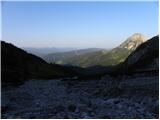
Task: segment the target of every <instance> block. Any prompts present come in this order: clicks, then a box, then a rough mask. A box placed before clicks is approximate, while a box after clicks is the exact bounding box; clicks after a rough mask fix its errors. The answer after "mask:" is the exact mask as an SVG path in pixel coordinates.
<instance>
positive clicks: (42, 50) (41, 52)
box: [22, 47, 77, 57]
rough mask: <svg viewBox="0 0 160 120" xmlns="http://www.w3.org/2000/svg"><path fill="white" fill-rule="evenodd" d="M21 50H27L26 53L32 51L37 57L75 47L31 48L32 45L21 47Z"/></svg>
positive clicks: (66, 50)
mask: <svg viewBox="0 0 160 120" xmlns="http://www.w3.org/2000/svg"><path fill="white" fill-rule="evenodd" d="M22 49H23V50H25V51H27V52H28V53H32V54H34V55H37V56H39V57H43V56H45V55H47V54H50V53H60V52H68V51H72V50H76V49H77V48H55V47H51V48H32V47H23V48H22Z"/></svg>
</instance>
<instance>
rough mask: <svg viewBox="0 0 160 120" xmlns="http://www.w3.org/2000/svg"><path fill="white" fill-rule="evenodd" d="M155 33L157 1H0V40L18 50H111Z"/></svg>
mask: <svg viewBox="0 0 160 120" xmlns="http://www.w3.org/2000/svg"><path fill="white" fill-rule="evenodd" d="M137 32H138V33H142V34H144V35H145V36H147V37H148V38H150V37H153V36H154V35H157V34H158V2H156V1H150V2H149V1H148V2H133V1H132V2H127V1H126V2H115V1H114V2H53V1H52V2H22V1H21V2H3V3H2V39H3V40H5V41H7V42H11V43H13V44H15V45H16V46H19V47H73V48H91V47H97V48H113V47H116V46H117V45H119V44H120V43H121V42H123V41H124V40H125V39H126V38H127V37H129V36H130V35H132V34H134V33H137Z"/></svg>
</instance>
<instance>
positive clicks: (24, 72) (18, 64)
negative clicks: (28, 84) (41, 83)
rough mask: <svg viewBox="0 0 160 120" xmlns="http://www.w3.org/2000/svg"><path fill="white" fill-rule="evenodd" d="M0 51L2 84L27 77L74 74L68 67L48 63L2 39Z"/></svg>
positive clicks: (17, 81)
mask: <svg viewBox="0 0 160 120" xmlns="http://www.w3.org/2000/svg"><path fill="white" fill-rule="evenodd" d="M1 51H2V84H3V83H6V82H9V83H15V84H17V83H22V82H23V81H24V80H26V79H29V78H57V77H65V76H73V74H74V72H73V71H71V70H69V68H66V67H63V66H59V65H55V64H48V63H46V62H45V61H44V60H42V59H41V58H39V57H37V56H35V55H32V54H29V53H27V52H25V51H24V50H22V49H19V48H17V47H15V46H14V45H12V44H8V43H5V42H4V41H1Z"/></svg>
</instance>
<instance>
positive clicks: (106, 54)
mask: <svg viewBox="0 0 160 120" xmlns="http://www.w3.org/2000/svg"><path fill="white" fill-rule="evenodd" d="M146 40H147V39H146V37H145V36H144V35H142V34H140V33H135V34H133V35H132V36H130V37H128V38H127V39H126V40H124V42H123V43H122V44H120V45H119V46H117V47H116V48H113V49H110V50H109V49H100V48H88V49H76V50H75V49H74V48H73V49H71V48H70V49H65V48H64V49H58V48H57V49H56V48H50V49H49V48H48V49H47V48H46V49H44V48H42V49H36V48H25V49H24V50H26V51H27V52H30V53H32V54H35V55H37V56H40V57H41V58H42V59H44V60H45V61H46V62H48V63H56V64H61V65H71V66H79V67H91V66H97V65H98V66H112V65H117V64H119V63H121V62H123V61H124V60H125V59H126V58H127V57H128V56H129V54H130V53H131V52H132V51H134V50H135V49H136V48H137V47H138V46H139V45H140V44H142V43H143V42H145V41H146Z"/></svg>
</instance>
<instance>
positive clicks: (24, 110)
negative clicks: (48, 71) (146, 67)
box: [1, 74, 159, 119]
mask: <svg viewBox="0 0 160 120" xmlns="http://www.w3.org/2000/svg"><path fill="white" fill-rule="evenodd" d="M158 86H159V77H158V76H146V75H143V74H141V75H132V76H120V77H116V78H112V77H110V76H105V77H103V78H102V79H101V80H87V81H86V80H81V81H80V80H79V81H77V80H62V79H58V80H30V81H27V82H26V83H25V84H23V85H21V86H19V87H17V88H7V89H2V105H1V108H2V109H1V110H2V115H1V117H2V118H86V119H87V118H93V119H94V118H99V119H101V118H104V119H105V118H133V119H134V118H158V117H159V98H158V95H159V94H158V92H159V89H158Z"/></svg>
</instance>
